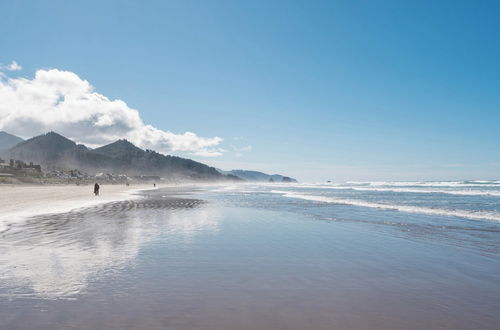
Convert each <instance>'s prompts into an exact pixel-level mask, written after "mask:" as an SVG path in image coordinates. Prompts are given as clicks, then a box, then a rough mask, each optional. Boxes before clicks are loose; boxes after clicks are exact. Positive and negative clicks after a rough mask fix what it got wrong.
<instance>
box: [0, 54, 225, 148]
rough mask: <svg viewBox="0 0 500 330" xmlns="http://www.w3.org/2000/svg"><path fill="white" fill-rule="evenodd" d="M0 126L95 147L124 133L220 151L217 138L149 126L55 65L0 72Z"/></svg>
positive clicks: (153, 143) (148, 143)
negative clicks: (27, 72)
mask: <svg viewBox="0 0 500 330" xmlns="http://www.w3.org/2000/svg"><path fill="white" fill-rule="evenodd" d="M13 64H15V65H16V66H17V63H15V62H13V63H12V64H11V66H12V65H13ZM0 129H2V130H5V131H7V132H9V133H12V134H16V135H20V136H24V137H28V136H33V135H38V134H42V133H45V132H47V131H56V132H58V133H60V134H62V135H65V136H67V137H69V138H71V139H73V140H75V141H77V142H79V143H84V144H86V145H89V146H94V147H95V146H99V145H103V144H106V143H110V142H113V141H115V140H117V139H121V138H126V139H128V140H129V141H131V142H133V143H134V144H136V145H138V146H140V147H142V148H150V149H155V150H158V151H161V152H187V153H190V154H193V155H197V156H203V157H211V156H220V155H222V153H223V152H224V150H223V149H221V148H219V147H218V145H219V144H220V143H221V142H222V138H220V137H211V138H204V137H200V136H198V135H196V134H195V133H192V132H185V133H183V134H175V133H172V132H169V131H164V130H161V129H158V128H156V127H153V126H151V125H147V124H145V123H144V122H143V121H142V119H141V117H140V114H139V111H137V110H136V109H132V108H130V107H129V106H128V105H127V104H126V103H125V102H124V101H122V100H110V99H108V98H107V97H106V96H104V95H102V94H99V93H97V92H95V91H94V88H93V87H92V85H91V84H90V83H89V82H88V81H86V80H83V79H81V78H80V77H79V76H78V75H77V74H75V73H73V72H69V71H61V70H57V69H52V70H38V71H37V72H36V74H35V77H34V78H33V79H27V78H7V77H6V76H5V75H4V77H3V78H1V77H0Z"/></svg>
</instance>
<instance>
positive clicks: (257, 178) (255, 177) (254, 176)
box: [219, 170, 297, 182]
mask: <svg viewBox="0 0 500 330" xmlns="http://www.w3.org/2000/svg"><path fill="white" fill-rule="evenodd" d="M219 172H221V173H223V174H227V175H234V176H236V177H238V178H241V179H243V180H245V181H252V182H297V180H296V179H294V178H290V177H288V176H283V175H280V174H266V173H263V172H258V171H248V170H231V171H222V170H219Z"/></svg>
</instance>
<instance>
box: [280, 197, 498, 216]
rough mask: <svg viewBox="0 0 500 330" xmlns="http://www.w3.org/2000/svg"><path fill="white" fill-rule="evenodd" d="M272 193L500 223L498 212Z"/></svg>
mask: <svg viewBox="0 0 500 330" xmlns="http://www.w3.org/2000/svg"><path fill="white" fill-rule="evenodd" d="M271 193H275V194H281V195H283V196H284V197H289V198H298V199H303V200H309V201H315V202H323V203H332V204H343V205H353V206H361V207H369V208H376V209H384V210H394V211H400V212H406V213H418V214H428V215H438V216H453V217H460V218H467V219H473V220H492V221H499V222H500V213H496V212H485V211H475V212H474V211H466V210H448V209H436V208H429V207H421V206H409V205H396V204H382V203H374V202H368V201H363V200H355V199H342V198H335V197H329V196H318V195H307V194H300V193H295V192H290V191H283V190H272V191H271Z"/></svg>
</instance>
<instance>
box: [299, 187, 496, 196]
mask: <svg viewBox="0 0 500 330" xmlns="http://www.w3.org/2000/svg"><path fill="white" fill-rule="evenodd" d="M301 188H313V189H314V188H321V189H333V190H356V191H379V192H398V193H419V194H448V195H460V196H493V197H500V190H472V189H467V190H443V189H425V188H383V187H380V188H379V187H359V186H358V187H356V186H314V185H303V186H301Z"/></svg>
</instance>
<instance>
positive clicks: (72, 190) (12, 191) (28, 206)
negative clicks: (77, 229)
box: [0, 185, 153, 232]
mask: <svg viewBox="0 0 500 330" xmlns="http://www.w3.org/2000/svg"><path fill="white" fill-rule="evenodd" d="M93 188H94V187H93V186H91V185H83V186H82V185H81V186H76V185H42V186H25V185H0V209H1V210H2V214H1V215H0V232H1V231H3V230H5V229H6V226H8V225H9V224H11V223H14V222H16V221H20V220H22V219H24V218H26V217H30V216H35V215H41V214H48V213H61V212H68V211H71V210H74V209H77V208H83V207H89V206H93V205H98V204H102V203H109V202H113V201H119V200H123V199H133V198H138V197H139V196H138V195H137V194H136V193H137V192H139V191H141V190H147V189H153V187H152V186H151V185H130V186H125V185H101V187H100V194H99V196H95V195H94V193H93Z"/></svg>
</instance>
